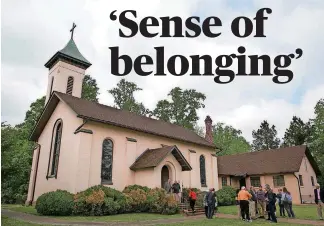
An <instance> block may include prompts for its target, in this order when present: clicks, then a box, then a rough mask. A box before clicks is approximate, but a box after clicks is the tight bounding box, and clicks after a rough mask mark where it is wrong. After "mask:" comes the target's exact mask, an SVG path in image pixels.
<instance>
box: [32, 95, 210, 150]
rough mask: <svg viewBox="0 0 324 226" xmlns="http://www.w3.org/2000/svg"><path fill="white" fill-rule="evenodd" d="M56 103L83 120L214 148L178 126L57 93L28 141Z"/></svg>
mask: <svg viewBox="0 0 324 226" xmlns="http://www.w3.org/2000/svg"><path fill="white" fill-rule="evenodd" d="M59 100H61V101H63V102H64V103H66V104H67V105H68V106H69V107H70V108H71V109H72V110H73V111H74V112H75V113H76V114H77V116H78V117H80V118H83V119H88V120H90V121H95V122H100V123H105V124H110V125H114V126H119V127H123V128H128V129H131V130H136V131H140V132H144V133H149V134H154V135H158V136H162V137H167V138H172V139H176V140H180V141H184V142H190V143H193V144H197V145H201V146H205V147H208V148H211V149H215V148H216V147H215V145H214V144H213V143H210V142H208V141H207V140H206V139H204V138H202V137H200V136H198V135H197V134H196V133H195V132H194V131H191V130H189V129H186V128H183V127H181V126H178V125H174V124H171V123H168V122H164V121H162V120H156V119H152V118H148V117H145V116H140V115H137V114H135V113H131V112H128V111H124V110H119V109H116V108H113V107H109V106H106V105H102V104H98V103H96V102H91V101H88V100H84V99H81V98H78V97H74V96H71V95H68V94H64V93H60V92H56V91H55V92H53V94H52V96H51V98H50V100H49V101H48V103H47V105H46V107H45V110H44V112H43V114H42V116H41V117H40V119H39V121H38V123H37V124H36V126H35V128H34V130H33V132H32V134H31V138H30V139H31V140H33V141H36V140H37V139H38V137H39V136H40V134H41V132H42V131H43V129H44V127H45V125H46V123H47V121H48V120H49V118H50V116H51V114H52V112H53V111H54V109H55V107H56V105H57V102H58V101H59Z"/></svg>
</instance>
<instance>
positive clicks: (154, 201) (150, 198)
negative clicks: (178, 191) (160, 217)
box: [147, 188, 167, 213]
mask: <svg viewBox="0 0 324 226" xmlns="http://www.w3.org/2000/svg"><path fill="white" fill-rule="evenodd" d="M166 196H167V194H166V191H165V190H164V189H162V188H154V189H151V190H150V191H149V192H148V193H147V204H148V206H149V212H150V213H162V212H163V209H164V202H165V199H166Z"/></svg>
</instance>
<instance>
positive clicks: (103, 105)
mask: <svg viewBox="0 0 324 226" xmlns="http://www.w3.org/2000/svg"><path fill="white" fill-rule="evenodd" d="M54 92H55V93H58V94H59V95H60V94H63V95H68V94H66V93H62V92H58V91H54ZM68 96H70V97H72V98H75V99H79V100H82V101H85V102H90V103H93V104H97V105H100V106H102V107H105V108H110V109H114V110H117V111H122V112H126V113H128V114H133V115H136V116H137V117H141V118H145V119H148V120H152V121H158V122H163V123H167V124H169V125H171V126H173V127H178V128H181V129H186V130H188V131H190V132H192V133H193V134H195V135H196V136H197V137H199V138H200V139H202V140H204V141H206V142H209V141H208V140H206V139H205V138H203V137H201V136H199V135H198V134H197V133H195V132H194V131H192V130H190V129H188V128H185V127H183V126H180V125H176V124H173V123H171V122H167V121H163V120H160V119H155V118H150V117H147V116H144V115H138V114H136V113H134V112H130V111H126V110H123V109H118V108H116V107H112V106H109V105H105V104H101V103H97V102H94V101H89V100H86V99H82V98H79V97H75V96H71V95H68ZM209 143H210V142H209ZM210 144H213V143H210Z"/></svg>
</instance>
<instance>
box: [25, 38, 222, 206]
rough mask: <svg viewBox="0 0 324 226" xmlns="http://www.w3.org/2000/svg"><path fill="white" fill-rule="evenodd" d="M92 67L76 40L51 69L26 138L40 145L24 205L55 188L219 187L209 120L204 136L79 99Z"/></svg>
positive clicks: (58, 55) (52, 60) (56, 56)
mask: <svg viewBox="0 0 324 226" xmlns="http://www.w3.org/2000/svg"><path fill="white" fill-rule="evenodd" d="M90 66H91V63H90V62H89V61H88V60H87V59H86V58H85V57H83V55H82V54H81V53H80V52H79V50H78V48H77V46H76V44H75V42H74V40H73V35H72V36H71V39H70V40H69V42H68V43H67V45H66V46H65V47H64V48H63V49H62V50H60V51H58V52H57V53H55V54H54V56H52V57H51V58H50V59H49V60H48V61H47V63H46V64H45V67H46V68H48V70H49V72H48V86H47V94H46V106H45V110H44V111H43V113H42V115H41V117H40V119H39V121H38V123H37V125H36V126H35V128H34V130H33V132H32V134H31V140H32V141H35V142H37V144H38V145H37V148H36V149H35V150H34V155H33V163H32V170H31V174H30V182H29V190H28V198H27V202H28V203H33V202H34V201H36V199H37V197H39V196H40V195H41V194H43V193H45V192H49V191H54V190H56V189H63V190H67V191H69V192H72V193H76V192H79V191H82V190H85V189H87V188H88V187H91V186H94V185H99V184H102V185H106V186H109V187H113V188H116V189H118V190H123V189H124V187H125V186H127V185H132V184H138V185H143V186H148V187H161V186H162V185H163V184H164V183H165V181H167V180H168V179H171V180H172V181H174V180H179V181H180V184H181V185H183V187H195V188H200V189H206V187H214V188H216V189H217V187H218V174H217V159H216V155H215V150H216V147H215V145H214V144H213V142H212V134H211V132H212V120H211V119H210V117H206V120H205V122H206V129H207V130H206V139H205V138H203V137H200V136H198V135H197V134H196V133H195V132H193V131H191V130H188V129H185V128H182V127H180V126H177V125H173V124H170V123H167V122H164V121H160V120H156V119H152V118H148V117H143V116H139V115H136V114H134V113H130V112H127V111H123V110H118V109H115V108H112V107H109V106H105V105H102V104H98V103H95V102H90V101H87V100H83V99H81V91H82V82H83V78H84V76H85V72H86V69H87V68H88V67H90Z"/></svg>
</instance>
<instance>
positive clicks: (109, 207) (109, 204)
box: [102, 198, 120, 215]
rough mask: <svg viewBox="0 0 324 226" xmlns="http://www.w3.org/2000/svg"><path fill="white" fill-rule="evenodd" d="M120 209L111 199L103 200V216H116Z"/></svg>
mask: <svg viewBox="0 0 324 226" xmlns="http://www.w3.org/2000/svg"><path fill="white" fill-rule="evenodd" d="M119 209H120V205H119V204H118V202H115V201H114V199H112V198H105V200H104V204H103V206H102V213H103V215H113V214H117V213H118V211H119Z"/></svg>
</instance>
